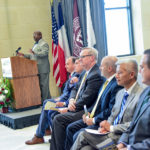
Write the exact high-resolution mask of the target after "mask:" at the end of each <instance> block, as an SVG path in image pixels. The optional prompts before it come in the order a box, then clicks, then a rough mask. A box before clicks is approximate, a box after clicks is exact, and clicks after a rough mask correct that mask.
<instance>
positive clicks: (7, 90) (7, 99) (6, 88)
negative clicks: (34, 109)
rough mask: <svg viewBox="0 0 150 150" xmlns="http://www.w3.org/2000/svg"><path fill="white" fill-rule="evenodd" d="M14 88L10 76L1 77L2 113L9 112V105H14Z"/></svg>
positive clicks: (0, 98) (0, 100) (0, 99)
mask: <svg viewBox="0 0 150 150" xmlns="http://www.w3.org/2000/svg"><path fill="white" fill-rule="evenodd" d="M12 102H13V98H12V88H11V84H10V80H9V79H8V78H0V109H1V112H2V113H7V112H8V107H12Z"/></svg>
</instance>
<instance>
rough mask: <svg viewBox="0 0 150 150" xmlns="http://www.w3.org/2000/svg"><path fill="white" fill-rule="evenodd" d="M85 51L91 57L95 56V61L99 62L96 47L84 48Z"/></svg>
mask: <svg viewBox="0 0 150 150" xmlns="http://www.w3.org/2000/svg"><path fill="white" fill-rule="evenodd" d="M83 50H86V51H88V54H89V55H92V56H94V57H95V60H96V62H97V60H98V50H97V49H95V48H94V47H84V48H83V49H82V51H83ZM82 51H81V52H82Z"/></svg>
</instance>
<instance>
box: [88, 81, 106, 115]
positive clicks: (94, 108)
mask: <svg viewBox="0 0 150 150" xmlns="http://www.w3.org/2000/svg"><path fill="white" fill-rule="evenodd" d="M107 84H108V80H106V82H105V83H104V84H103V87H102V89H101V91H100V93H99V95H98V97H97V100H96V103H95V105H94V107H93V109H92V112H91V114H90V118H93V116H94V114H95V111H96V108H97V105H98V102H99V100H100V98H101V95H102V94H103V92H104V90H105V88H106V86H107Z"/></svg>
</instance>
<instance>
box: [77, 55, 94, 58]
mask: <svg viewBox="0 0 150 150" xmlns="http://www.w3.org/2000/svg"><path fill="white" fill-rule="evenodd" d="M88 56H92V55H83V56H79V58H84V57H88Z"/></svg>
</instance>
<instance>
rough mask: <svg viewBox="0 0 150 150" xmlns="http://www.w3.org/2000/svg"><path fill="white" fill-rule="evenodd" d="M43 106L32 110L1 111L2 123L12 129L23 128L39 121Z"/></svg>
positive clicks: (0, 119) (0, 118)
mask: <svg viewBox="0 0 150 150" xmlns="http://www.w3.org/2000/svg"><path fill="white" fill-rule="evenodd" d="M41 110H42V107H38V108H34V109H31V110H24V111H22V110H21V111H17V112H9V113H0V123H1V124H4V125H6V126H8V127H10V128H12V129H22V128H25V127H29V126H32V125H36V124H38V122H39V117H40V114H41Z"/></svg>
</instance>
